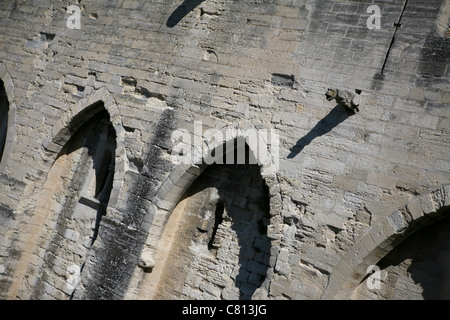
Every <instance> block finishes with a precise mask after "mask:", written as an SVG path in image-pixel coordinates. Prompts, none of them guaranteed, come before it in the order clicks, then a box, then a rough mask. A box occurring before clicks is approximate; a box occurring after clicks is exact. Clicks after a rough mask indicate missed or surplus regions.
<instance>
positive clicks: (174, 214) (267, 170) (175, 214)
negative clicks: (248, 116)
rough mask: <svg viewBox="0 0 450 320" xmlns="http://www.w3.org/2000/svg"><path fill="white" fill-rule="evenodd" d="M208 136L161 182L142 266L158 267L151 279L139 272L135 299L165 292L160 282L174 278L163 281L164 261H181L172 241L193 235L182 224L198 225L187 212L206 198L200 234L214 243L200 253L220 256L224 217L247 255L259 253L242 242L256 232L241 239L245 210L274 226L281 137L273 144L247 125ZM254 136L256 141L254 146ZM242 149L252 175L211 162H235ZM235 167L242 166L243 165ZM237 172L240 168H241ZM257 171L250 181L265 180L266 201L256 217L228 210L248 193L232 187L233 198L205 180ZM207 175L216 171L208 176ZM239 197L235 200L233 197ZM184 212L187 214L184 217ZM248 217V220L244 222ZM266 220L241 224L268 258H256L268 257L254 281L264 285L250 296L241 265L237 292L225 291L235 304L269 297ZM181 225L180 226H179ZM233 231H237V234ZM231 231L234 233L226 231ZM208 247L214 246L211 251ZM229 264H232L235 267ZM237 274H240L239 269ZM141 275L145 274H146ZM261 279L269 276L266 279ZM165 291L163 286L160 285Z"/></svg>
mask: <svg viewBox="0 0 450 320" xmlns="http://www.w3.org/2000/svg"><path fill="white" fill-rule="evenodd" d="M208 131H209V130H206V131H205V133H204V135H203V136H202V137H203V139H202V143H200V144H199V145H196V144H195V142H194V143H193V145H192V149H191V150H190V152H188V153H187V154H184V156H185V157H182V158H181V159H180V162H179V163H178V164H177V165H175V167H174V168H173V170H172V171H171V172H170V173H169V174H168V176H166V178H165V179H163V181H162V183H161V185H160V186H159V188H158V190H157V192H156V195H155V197H154V199H153V204H154V206H155V207H154V208H155V209H156V210H152V214H154V217H153V219H152V221H153V223H152V225H151V226H150V230H149V231H148V234H149V236H148V238H147V241H146V245H145V247H144V249H143V251H142V253H141V261H142V262H145V263H143V265H151V266H155V264H154V263H153V262H152V261H154V262H155V263H156V267H155V270H153V271H152V272H151V274H147V275H145V274H142V273H139V272H138V271H137V270H139V269H137V270H136V271H135V279H134V283H135V284H136V286H138V290H137V291H135V290H133V291H134V292H137V293H136V294H137V296H138V297H139V298H144V299H148V298H155V296H154V294H156V293H157V292H159V289H158V288H161V286H158V284H159V285H161V281H163V282H164V281H165V280H164V279H168V278H170V276H168V278H167V275H164V272H163V270H165V268H164V265H165V261H168V259H169V258H168V257H169V255H172V256H173V255H175V256H178V253H177V252H178V251H176V252H175V253H174V254H173V253H172V249H171V250H167V248H169V247H173V246H175V247H177V245H173V243H175V242H176V240H175V242H172V241H173V240H172V239H174V238H173V237H177V231H179V232H181V234H183V235H184V234H185V233H184V232H185V231H187V232H188V233H189V232H192V231H194V232H195V230H196V229H195V227H194V228H193V229H192V228H191V227H190V225H189V224H187V221H184V219H185V218H187V216H189V218H188V219H191V220H190V221H194V220H195V219H196V218H193V219H194V220H192V216H191V214H190V213H186V212H190V210H191V209H192V206H195V203H198V202H197V201H199V199H203V198H202V197H205V198H204V201H205V202H204V203H203V204H202V205H201V209H200V211H202V212H203V211H204V212H208V213H205V216H204V217H203V214H202V213H199V216H202V217H203V218H200V219H205V220H204V222H203V223H204V224H205V230H206V229H207V230H208V231H205V230H203V229H202V230H203V231H201V232H205V233H204V234H203V235H205V234H207V235H208V236H209V237H210V238H209V239H208V241H206V242H205V243H206V244H205V243H203V244H204V245H203V246H202V248H203V249H201V250H203V251H206V250H211V252H217V251H215V250H217V248H216V246H215V235H216V233H217V228H219V227H218V225H221V224H222V222H223V223H224V225H227V224H228V223H230V222H229V220H227V221H224V220H223V219H221V217H223V215H225V216H227V217H231V219H235V220H233V221H234V222H235V223H236V225H234V224H232V226H233V227H231V229H233V231H230V232H237V233H236V236H237V242H236V243H235V245H238V246H239V248H240V249H239V250H246V249H244V248H247V250H249V251H251V250H253V249H254V248H256V249H255V250H259V249H258V248H257V246H255V247H254V248H253V247H252V245H250V246H249V244H248V242H246V241H250V242H251V241H252V240H244V238H246V237H247V235H252V234H254V233H253V232H255V231H250V230H248V231H247V233H245V234H246V236H244V237H243V238H242V234H240V233H239V232H241V231H242V230H239V227H238V226H239V225H241V221H240V219H241V215H240V213H244V212H246V210H248V212H247V213H248V214H249V216H251V217H253V218H251V219H259V218H256V217H260V216H259V214H263V215H265V219H267V223H270V218H271V214H276V213H271V212H270V202H271V200H270V199H271V198H272V196H273V195H270V190H271V189H272V190H273V188H271V187H273V185H274V184H276V181H277V179H276V174H277V169H278V168H277V161H278V159H277V157H278V149H277V148H278V141H277V139H278V136H277V135H276V132H272V133H273V134H274V136H270V138H269V137H268V136H267V135H266V134H265V132H264V130H261V129H260V130H257V129H256V128H255V127H253V126H251V125H248V124H246V123H239V124H236V125H233V126H229V127H224V128H221V129H217V130H216V129H212V130H211V131H209V133H210V134H212V135H214V138H213V139H209V137H208ZM258 134H259V135H258ZM256 136H257V141H254V139H255V137H256ZM252 140H253V141H252ZM227 146H230V148H228V147H227ZM243 146H245V152H246V159H247V160H248V161H245V163H246V164H250V166H249V169H251V170H249V171H244V172H241V171H239V170H241V169H237V170H238V171H233V170H235V169H233V168H234V167H233V168H227V166H228V164H229V162H228V161H224V162H223V165H224V166H223V167H222V164H217V163H215V162H214V163H212V161H211V160H212V159H211V158H215V159H217V158H216V157H218V158H222V159H224V160H225V159H230V158H227V156H228V155H230V154H231V151H233V156H234V157H237V154H235V153H234V151H235V150H237V153H239V148H240V147H243ZM218 150H220V151H218ZM240 150H243V149H240ZM234 163H235V164H238V165H239V163H236V162H234ZM217 166H219V167H217ZM213 167H214V169H213ZM217 168H222V169H218V170H219V171H214V170H217ZM236 168H238V166H237V167H236ZM254 169H256V170H257V174H256V176H252V177H254V178H252V181H254V182H255V183H256V181H259V179H261V181H262V186H261V187H260V188H261V189H260V192H261V195H264V194H265V195H266V196H262V197H261V198H260V201H259V202H258V204H257V205H256V206H257V207H258V209H257V210H256V211H254V213H251V212H253V211H252V210H253V209H238V210H237V211H236V212H235V210H234V209H233V210H230V208H231V207H230V204H231V203H232V202H233V201H234V200H233V201H230V200H229V198H228V197H229V196H231V197H233V199H234V197H238V198H239V197H244V196H245V192H242V190H241V191H238V189H239V188H233V187H232V188H231V189H230V190H229V191H230V192H229V193H228V192H224V191H223V189H221V188H222V187H221V185H220V183H218V184H217V183H216V182H214V181H210V180H208V179H209V178H207V177H211V174H212V173H211V172H220V174H221V175H224V177H228V176H227V174H228V173H227V172H231V171H232V172H234V174H237V175H238V176H240V175H247V174H253V173H250V172H255V171H254ZM209 170H213V171H211V172H210V171H209ZM229 170H231V171H229ZM205 174H206V175H205ZM257 176H258V177H257ZM225 179H228V178H225ZM206 181H209V182H206ZM236 192H237V194H236V195H235V193H236ZM252 196H253V195H252ZM248 201H250V200H248ZM250 202H251V201H250ZM251 203H252V206H254V205H255V204H253V202H251ZM241 205H242V206H246V204H245V201H243V202H241ZM185 210H187V211H186V212H185ZM195 210H196V209H195ZM205 210H206V211H205ZM211 210H212V211H211ZM258 210H260V211H258ZM210 211H211V212H213V214H212V216H210V213H209V212H210ZM256 212H259V213H256ZM247 213H246V214H247ZM246 214H244V216H245V215H246ZM255 214H256V215H255ZM244 219H245V218H244ZM263 220H264V219H262V220H258V223H256V224H251V223H250V224H249V223H247V222H242V223H243V224H242V225H244V224H245V225H251V227H250V228H255V230H257V231H256V233H255V234H258V236H257V237H261V239H260V240H258V241H259V242H258V243H259V245H262V246H263V247H264V250H263V251H264V252H260V253H259V254H258V255H263V254H264V259H262V260H261V261H260V262H259V263H261V264H262V265H261V266H260V268H259V269H260V271H261V270H263V271H261V273H259V274H255V275H253V276H252V277H253V278H255V277H259V279H256V280H255V279H254V281H255V282H259V281H261V283H260V286H259V287H258V285H256V287H253V289H251V290H247V292H245V293H244V291H245V290H244V291H241V289H242V288H241V287H240V286H241V285H242V283H241V280H242V279H241V278H242V276H243V274H247V273H246V271H244V270H243V269H245V267H242V266H243V265H246V262H242V261H241V262H242V266H241V267H240V268H239V274H238V275H237V276H236V279H235V280H236V287H234V288H233V289H231V288H230V287H227V289H226V290H231V291H230V292H233V293H232V294H231V296H233V297H234V298H236V294H238V295H239V294H241V295H242V297H244V298H245V299H248V298H249V297H250V296H260V295H264V294H267V291H268V287H269V284H270V280H271V277H272V274H273V272H271V271H269V270H270V268H271V267H270V266H269V260H270V259H269V258H270V255H271V250H270V248H271V240H270V239H271V237H270V232H272V229H271V228H267V226H265V225H264V223H263V222H262V221H263ZM180 221H181V225H179V223H180ZM182 221H184V222H182ZM195 221H197V220H195ZM194 224H195V223H194ZM176 225H179V226H181V229H180V228H179V227H176ZM206 225H207V226H206ZM174 226H175V227H174ZM234 227H238V228H237V229H236V230H235V229H234ZM220 228H224V226H221V227H220ZM228 228H230V227H229V226H228ZM183 230H184V231H183ZM222 230H223V229H222ZM238 230H239V231H238ZM252 230H253V229H252ZM222 235H223V233H222ZM250 238H251V236H250ZM202 239H203V238H202ZM197 240H198V239H197ZM211 242H213V243H214V244H213V245H211ZM208 243H209V244H210V245H208ZM264 244H265V245H264ZM182 245H183V246H184V245H187V246H188V245H189V240H188V239H185V240H184V242H183V244H182ZM176 250H178V249H176ZM181 250H184V249H181ZM218 250H220V249H218ZM169 251H170V252H169ZM203 251H202V252H203ZM203 254H205V252H203V253H202V254H201V255H200V256H202V255H203ZM242 257H243V256H242V253H240V254H239V259H243V258H242ZM212 259H214V258H212ZM149 261H150V262H151V263H150V262H149ZM182 261H185V259H182ZM229 262H230V263H231V261H229ZM250 264H251V265H253V264H254V265H257V264H258V263H254V262H252V263H250ZM152 268H153V267H152ZM233 268H236V266H235V267H233ZM143 269H144V271H145V268H143ZM241 269H242V270H241ZM241 272H242V274H241ZM265 272H266V273H265ZM250 273H251V272H250ZM262 273H265V274H264V275H262ZM176 274H178V275H179V274H180V273H179V272H176ZM165 277H166V278H165ZM139 279H140V280H139ZM238 283H239V284H238ZM253 285H255V284H253ZM244 286H245V285H244ZM162 287H165V285H162ZM247 289H248V288H247ZM233 290H234V291H233ZM236 290H237V291H236ZM255 290H256V291H255ZM227 292H228V293H222V294H225V296H229V293H230V292H229V291H227ZM264 292H265V293H264ZM216 294H217V293H216Z"/></svg>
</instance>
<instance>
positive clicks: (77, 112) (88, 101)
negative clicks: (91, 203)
mask: <svg viewBox="0 0 450 320" xmlns="http://www.w3.org/2000/svg"><path fill="white" fill-rule="evenodd" d="M102 110H106V111H107V112H108V114H109V117H110V121H111V123H112V126H113V127H114V130H115V131H116V142H117V150H116V153H115V169H114V182H113V189H112V191H111V198H110V200H109V205H108V206H109V207H112V208H114V207H115V206H116V205H117V201H118V197H119V193H120V191H121V189H122V185H123V178H124V174H125V171H126V166H127V162H128V160H127V157H126V150H125V143H124V140H125V129H124V128H123V125H122V121H121V117H120V113H119V109H118V107H117V104H116V102H115V100H114V98H113V97H112V96H111V94H110V92H109V91H108V90H107V89H106V88H101V89H99V90H97V91H95V92H94V93H92V94H91V95H89V96H88V97H86V98H84V99H81V100H80V101H78V103H77V104H76V105H74V106H73V107H72V108H70V109H69V110H67V111H65V112H64V113H63V115H62V116H61V118H59V120H58V121H57V122H56V123H55V124H54V126H53V128H52V131H51V134H50V136H48V137H47V138H45V139H44V141H43V142H42V145H43V147H44V149H45V150H46V151H48V152H49V154H50V157H51V159H52V160H53V161H54V160H56V157H57V155H58V154H59V153H60V152H61V150H62V148H63V146H64V145H65V144H66V143H67V141H69V139H70V138H71V137H72V135H73V134H74V133H75V132H76V131H77V130H78V129H79V128H80V127H81V126H82V125H83V124H84V123H85V122H86V121H87V120H88V119H91V118H92V117H93V116H94V115H96V114H98V113H99V112H101V111H102Z"/></svg>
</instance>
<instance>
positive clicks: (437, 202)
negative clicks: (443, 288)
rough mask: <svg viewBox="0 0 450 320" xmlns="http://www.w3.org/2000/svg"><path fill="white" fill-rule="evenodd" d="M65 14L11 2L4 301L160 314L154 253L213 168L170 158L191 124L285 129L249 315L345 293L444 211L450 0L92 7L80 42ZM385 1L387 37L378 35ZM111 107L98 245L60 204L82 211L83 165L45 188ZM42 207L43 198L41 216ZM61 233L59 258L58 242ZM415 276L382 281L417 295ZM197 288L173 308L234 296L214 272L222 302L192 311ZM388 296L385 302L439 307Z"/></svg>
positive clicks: (119, 0) (265, 174)
mask: <svg viewBox="0 0 450 320" xmlns="http://www.w3.org/2000/svg"><path fill="white" fill-rule="evenodd" d="M74 2H75V1H74ZM71 4H76V3H69V1H62V0H57V1H50V0H33V1H18V0H14V1H13V0H10V1H9V0H7V1H1V3H0V78H1V83H0V84H1V86H2V87H3V88H1V89H0V93H1V94H0V113H1V115H2V119H0V120H1V121H0V123H1V124H4V123H7V130H6V131H5V130H0V132H3V136H2V137H0V141H5V145H4V149H3V154H2V158H1V162H0V297H1V298H2V299H30V298H49V299H69V298H73V299H144V298H148V297H149V293H148V292H147V291H146V290H147V289H146V288H150V289H151V290H153V288H154V286H157V285H158V279H156V280H155V279H154V278H152V275H153V276H154V275H155V274H156V273H150V272H149V271H150V270H146V268H142V267H140V265H141V266H142V261H144V260H143V259H144V258H145V259H147V260H146V261H150V260H151V259H150V260H148V259H149V258H148V256H150V257H153V258H152V259H153V262H154V263H155V268H157V266H158V263H160V262H161V261H158V260H157V259H155V256H156V252H157V249H158V247H159V246H160V245H161V241H163V240H164V238H163V235H164V232H165V230H166V229H165V228H166V227H167V226H168V225H169V221H170V219H169V218H170V217H171V214H172V211H173V210H174V209H175V208H176V207H177V205H179V203H180V200H181V197H182V195H183V194H184V193H185V192H186V190H188V189H189V187H190V186H191V184H192V183H195V181H196V179H197V177H198V176H200V175H201V173H202V172H204V170H207V169H205V166H201V165H199V166H197V165H189V164H187V165H186V164H183V163H182V162H181V157H180V156H179V155H174V154H173V153H172V149H173V148H174V147H175V141H173V139H172V133H173V132H175V131H177V130H181V129H184V130H187V132H190V133H191V134H192V135H193V136H195V134H197V133H195V130H194V129H195V128H194V121H202V124H203V131H206V130H208V129H211V128H215V129H220V130H224V129H226V128H234V129H236V132H240V131H239V130H241V131H242V130H244V131H245V130H246V129H248V128H257V129H266V130H269V129H274V130H276V132H277V133H278V135H279V137H280V141H279V147H280V150H279V158H278V159H277V160H278V162H279V167H278V168H277V169H278V170H276V172H273V171H267V170H265V169H266V168H264V167H263V166H262V169H263V170H262V172H261V177H262V178H263V179H264V181H265V184H266V186H267V187H268V192H269V202H270V220H269V222H268V226H267V233H266V236H267V238H268V239H270V240H269V241H270V250H269V251H270V253H269V252H266V253H269V256H268V266H269V268H268V269H267V270H268V272H267V273H266V275H265V279H264V281H263V282H262V283H260V282H258V281H259V280H258V281H256V280H255V279H256V278H254V277H250V276H249V277H248V282H251V281H253V284H254V287H257V286H259V287H258V288H256V289H255V288H254V287H253V288H252V290H255V291H254V293H253V298H255V299H256V298H258V299H265V298H268V299H320V298H341V297H349V296H350V295H351V294H352V292H353V291H354V290H355V289H356V288H357V285H358V283H359V282H360V281H362V280H363V279H364V277H365V276H366V274H365V272H366V267H367V264H375V263H377V262H378V261H380V260H381V259H382V258H383V257H384V256H385V255H386V254H387V253H388V252H389V251H391V250H393V249H394V248H395V247H396V246H397V245H398V243H400V242H402V241H403V240H404V239H406V238H407V237H409V236H410V235H411V234H412V233H413V231H415V230H417V229H418V228H420V227H422V226H423V225H424V224H425V223H421V221H425V222H426V221H429V220H427V219H438V218H441V217H444V216H445V215H446V213H447V212H448V210H447V208H448V206H449V202H450V201H449V194H450V192H449V189H448V188H449V183H450V170H449V168H450V109H449V103H450V100H449V99H450V87H449V71H450V67H449V57H450V54H449V51H450V47H449V38H448V37H446V33H445V26H446V25H448V12H449V11H448V1H444V0H414V1H413V0H409V1H408V3H407V5H406V7H404V3H403V2H401V1H398V2H397V1H387V0H379V1H366V0H347V1H344V0H340V1H338V0H323V1H322V0H320V1H319V0H299V1H291V0H273V1H262V0H261V1H246V0H244V1H228V0H208V1H185V2H184V5H181V6H180V4H181V1H175V0H170V1H145V2H143V1H131V0H100V1H93V0H86V1H85V0H83V1H82V3H79V4H76V5H78V6H79V7H80V8H81V29H79V30H77V29H73V30H71V29H69V28H68V27H67V24H66V22H67V19H68V17H69V15H68V14H67V12H66V10H67V7H68V6H69V5H71ZM372 4H376V5H378V6H379V7H380V9H381V26H380V27H381V28H380V29H368V28H367V19H368V18H369V16H370V13H367V7H368V6H369V5H372ZM394 23H396V24H397V27H395V26H394ZM399 24H401V27H400V26H399ZM381 71H382V72H381ZM328 88H338V89H339V90H347V91H349V92H355V90H356V89H358V90H361V94H360V98H361V102H360V104H359V107H358V108H359V112H358V113H356V114H351V113H349V112H347V111H346V110H345V108H344V107H342V106H339V105H336V102H334V101H327V99H326V95H325V94H326V92H327V90H328ZM5 97H6V98H7V99H8V101H7V102H8V103H7V104H8V106H9V110H8V112H4V110H3V109H4V105H6V101H5ZM101 110H106V111H107V112H108V114H109V119H110V122H111V126H112V127H113V128H114V131H115V136H116V144H117V146H116V152H115V157H114V160H115V165H114V179H113V182H112V187H111V195H110V198H109V202H108V207H107V208H106V214H105V215H104V216H103V217H102V218H101V219H100V221H99V223H98V225H97V226H94V229H92V226H91V225H89V226H87V225H86V226H84V227H81V225H84V224H80V225H78V226H77V228H75V227H73V226H71V220H70V219H71V218H70V216H67V215H64V214H62V213H61V212H63V211H64V210H62V209H63V208H62V207H64V206H63V205H62V204H61V203H63V202H60V207H57V206H56V204H57V203H58V201H53V202H52V200H51V199H58V197H59V199H70V198H73V199H75V189H77V188H76V187H74V186H75V184H76V182H77V181H78V180H80V181H79V182H80V183H84V178H82V175H81V174H77V173H75V172H77V171H76V170H75V168H77V166H80V165H81V163H82V162H80V161H79V160H76V157H74V158H73V159H72V160H73V163H71V164H70V163H67V164H65V165H67V168H66V169H67V171H64V173H67V174H63V173H61V174H60V175H59V177H60V178H58V179H56V181H55V183H54V184H53V183H50V182H51V179H53V178H52V177H53V175H52V172H54V171H55V170H58V169H59V168H60V164H59V162H58V159H61V157H60V152H61V150H64V149H63V148H64V146H67V143H68V141H69V139H70V138H71V137H72V136H74V135H75V133H76V132H78V129H79V128H81V127H82V126H83V124H85V123H88V122H89V121H90V119H92V118H93V117H94V116H95V115H96V114H98V112H100V111H101ZM5 114H7V120H6V122H5V120H4V117H5V116H4V115H5ZM5 132H6V136H4V133H5ZM195 137H196V138H198V139H201V138H202V137H201V136H198V134H197V136H195ZM195 137H194V138H195ZM234 138H235V137H233V139H234ZM204 145H205V146H207V142H205V141H204ZM252 151H253V152H254V150H252ZM193 153H195V155H196V156H198V157H201V155H202V153H201V152H199V150H194V151H193ZM72 160H71V161H72ZM102 167H103V166H102ZM72 175H73V177H72ZM243 177H244V175H235V177H234V178H233V179H235V180H236V182H238V183H240V182H241V179H244V178H243ZM49 179H50V180H49ZM230 179H231V178H230ZM49 181H50V182H49ZM242 184H243V185H245V184H244V182H242ZM58 185H60V186H63V185H67V186H72V189H71V188H69V187H61V188H57V187H55V186H58ZM247 190H248V191H243V194H242V196H243V197H244V196H245V195H246V192H250V191H249V190H250V189H247ZM38 194H42V195H45V197H42V198H41V201H42V203H41V204H42V205H39V206H35V205H33V199H36V195H38ZM46 201H47V202H48V203H46ZM192 201H194V198H193V199H192ZM85 203H90V204H91V205H92V203H91V202H89V201H87V200H86V201H85ZM45 204H48V207H49V208H50V209H48V210H47V209H45V206H44V205H45ZM242 206H243V207H245V206H244V205H242ZM244 211H245V210H244ZM83 213H84V212H83ZM80 214H81V213H80ZM42 217H48V219H47V220H46V219H41V218H42ZM88 220H89V219H88ZM206 220H208V219H206ZM208 221H209V222H208V223H210V224H211V223H212V221H213V220H212V219H210V220H208ZM431 221H434V220H431ZM187 226H189V224H187ZM223 227H224V229H222V228H219V230H218V232H219V231H220V230H225V229H226V230H227V232H228V233H230V232H231V231H230V228H231V227H229V226H225V225H223ZM78 228H79V229H78ZM96 229H97V230H98V234H97V235H96V238H95V241H94V242H93V243H92V244H90V245H89V246H86V245H84V244H85V241H84V240H85V238H86V237H87V236H88V234H90V232H93V231H94V230H96ZM231 229H232V228H231ZM197 230H198V229H197ZM197 230H194V229H191V228H187V231H186V232H188V233H192V232H194V233H195V232H196V231H197ZM56 235H57V237H60V238H61V241H60V242H58V241H56V242H57V243H60V244H61V246H59V247H58V250H57V253H56V251H55V250H54V248H52V247H51V246H48V245H49V243H56V242H55V241H53V240H52V239H54V238H55V237H56ZM178 236H180V235H178ZM52 237H53V238H52ZM447 237H448V233H447ZM406 241H407V240H406ZM405 243H407V242H405ZM83 245H84V246H83ZM430 245H431V244H430ZM76 248H78V249H80V250H81V251H79V252H77V253H75V251H76ZM394 250H395V249H394ZM74 254H78V255H77V259H78V260H76V263H75V262H74V263H73V264H70V265H68V264H67V261H72V260H71V259H72V258H73V257H74ZM255 256H256V255H255ZM50 257H56V258H55V259H53V258H52V259H50ZM198 258H199V255H195V254H192V256H191V257H189V259H193V260H195V259H198ZM264 259H266V258H264ZM50 260H51V261H52V262H51V263H49V261H50ZM193 260H192V261H193ZM81 261H84V264H83V266H81V263H82V262H81ZM196 261H199V260H196ZM255 261H257V260H256V258H253V260H249V262H248V264H249V266H250V265H254V263H255ZM72 262H73V261H72ZM73 265H75V267H74V266H73ZM405 268H407V267H405V266H403V265H402V267H401V268H400V269H401V270H400V269H398V270H397V269H396V270H393V269H392V270H393V271H388V272H392V274H396V275H397V274H398V275H399V276H398V278H399V279H400V278H402V279H406V277H407V276H406V275H405V274H406V273H405ZM430 268H431V267H430ZM155 270H156V269H155ZM386 270H391V269H386ZM420 270H421V272H422V271H426V272H430V277H432V276H433V275H432V270H431V269H430V270H428V268H427V267H422V266H421V267H420ZM427 270H428V271H427ZM19 275H26V276H19ZM250 278H252V279H253V280H250ZM349 278H352V281H350V280H349ZM146 279H147V280H146ZM200 279H201V277H200V276H198V275H195V274H192V275H190V276H189V277H186V279H184V280H185V281H184V282H183V288H186V287H184V283H187V284H189V285H190V286H191V288H196V289H195V290H194V289H192V290H190V291H189V290H188V289H184V290H185V291H183V289H182V288H181V289H180V290H179V291H177V292H175V293H174V294H175V296H177V297H180V296H183V295H185V294H186V293H187V291H189V292H190V293H189V294H191V293H192V295H189V296H190V297H195V298H212V297H214V298H218V297H220V296H222V297H223V298H233V297H236V289H235V288H233V287H231V286H230V287H228V286H226V285H223V284H221V285H219V286H218V287H220V288H222V289H223V290H222V292H221V293H220V294H219V293H218V290H217V287H214V285H213V283H214V281H216V282H220V281H222V278H220V277H219V276H217V277H215V278H214V279H213V277H211V278H208V277H206V278H205V279H206V282H207V283H206V286H205V288H208V289H209V291H207V290H205V291H204V292H208V293H207V294H205V295H199V292H200V290H197V289H198V288H199V286H198V284H199V283H200ZM203 280H204V279H203ZM180 281H181V280H180ZM402 281H403V280H402ZM355 282H356V284H355ZM180 283H181V282H180ZM427 283H429V282H427ZM389 285H390V286H391V288H392V290H391V289H390V290H391V291H390V292H396V294H392V295H389V298H399V297H402V298H403V297H414V298H416V297H419V295H422V297H425V298H427V297H429V296H427V295H425V294H422V293H423V292H422V291H420V290H419V289H418V290H415V289H414V290H413V289H411V290H410V291H408V290H409V289H408V288H409V287H408V286H403V287H401V288H400V287H398V286H395V285H391V284H389ZM150 289H149V290H150ZM225 289H226V290H225ZM357 291H358V294H359V292H360V291H359V289H357ZM400 291H401V293H400ZM333 292H336V294H332V293H333ZM249 295H250V294H248V295H247V296H245V297H246V298H249ZM186 296H187V295H186ZM359 296H360V297H365V298H366V297H369V298H378V297H380V296H382V294H375V295H367V294H363V293H361V294H360V295H359Z"/></svg>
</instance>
